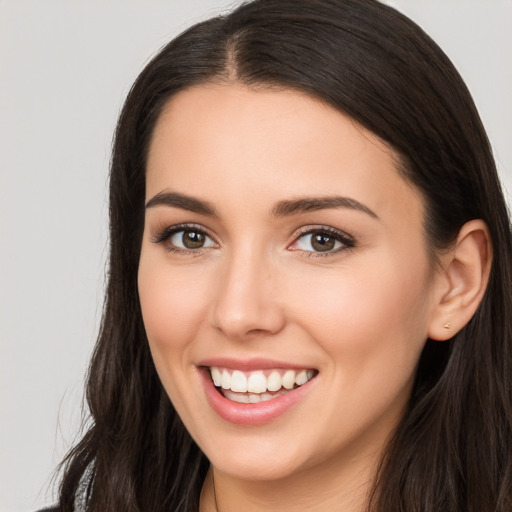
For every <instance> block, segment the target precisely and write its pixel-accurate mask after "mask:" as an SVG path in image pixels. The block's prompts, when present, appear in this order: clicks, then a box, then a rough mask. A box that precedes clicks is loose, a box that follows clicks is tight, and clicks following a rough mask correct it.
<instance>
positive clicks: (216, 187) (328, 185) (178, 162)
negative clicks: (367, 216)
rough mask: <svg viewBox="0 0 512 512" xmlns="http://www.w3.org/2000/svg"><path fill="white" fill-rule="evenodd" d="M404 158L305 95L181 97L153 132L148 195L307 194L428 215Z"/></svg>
mask: <svg viewBox="0 0 512 512" xmlns="http://www.w3.org/2000/svg"><path fill="white" fill-rule="evenodd" d="M397 161H398V158H397V155H396V154H395V153H394V152H393V151H392V150H391V149H390V148H389V147H388V146H387V145H386V144H384V143H383V142H382V141H381V140H379V139H378V138H377V137H376V136H375V135H374V134H372V133H371V132H369V131H368V130H366V129H364V128H363V127H361V126H360V125H358V124H357V123H356V122H355V121H353V120H352V119H351V118H349V117H348V116H346V115H344V114H343V113H341V112H339V111H338V110H336V109H334V108H333V107H331V106H329V105H327V104H325V103H324V102H322V101H320V100H318V99H316V98H313V97H311V96H309V95H306V94H305V93H301V92H298V91H294V90H282V89H280V90H274V89H271V88H267V89H263V90H262V89H258V90H255V89H252V88H248V87H246V86H242V85H233V84H209V85H201V86H194V87H191V88H188V89H186V90H184V91H182V92H180V93H178V94H177V95H175V96H174V97H173V98H172V99H171V100H170V101H169V102H168V104H167V105H166V107H165V108H164V110H163V112H162V114H161V116H160V118H159V120H158V122H157V125H156V127H155V130H154V134H153V138H152V141H151V145H150V151H149V155H148V165H147V196H148V197H152V196H153V195H155V194H157V193H159V192H161V191H163V190H166V189H173V191H177V192H183V193H189V194H194V195H199V196H204V195H208V199H209V200H210V201H213V202H217V201H219V202H222V201H225V200H226V199H229V200H232V201H235V200H236V199H237V198H238V199H239V200H240V203H241V204H242V205H243V202H244V198H245V197H253V196H254V195H257V196H258V197H259V198H260V199H261V201H260V202H261V203H264V202H265V201H266V200H268V201H278V200H281V199H283V198H284V197H283V196H287V197H300V196H304V195H305V194H313V195H316V196H325V195H329V194H332V193H336V194H343V195H347V196H354V198H356V199H358V200H360V199H363V200H364V202H365V203H367V204H368V205H369V207H370V208H371V209H372V210H374V211H375V210H376V209H377V210H379V211H381V212H383V213H385V211H386V210H389V209H390V208H391V209H394V210H397V209H398V210H400V211H401V212H402V213H404V212H409V211H410V209H411V208H416V209H417V210H418V211H419V212H420V211H422V204H421V200H420V197H419V194H418V193H417V191H416V190H415V189H414V188H413V187H412V186H411V185H410V184H408V183H407V182H406V181H405V180H404V179H403V178H402V176H401V174H400V173H399V172H398V171H397Z"/></svg>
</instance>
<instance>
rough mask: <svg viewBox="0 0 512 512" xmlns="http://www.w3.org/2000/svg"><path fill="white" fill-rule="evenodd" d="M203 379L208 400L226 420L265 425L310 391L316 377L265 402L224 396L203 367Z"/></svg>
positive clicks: (239, 423)
mask: <svg viewBox="0 0 512 512" xmlns="http://www.w3.org/2000/svg"><path fill="white" fill-rule="evenodd" d="M199 373H200V374H201V378H202V379H203V384H204V387H205V391H206V396H207V398H208V402H209V403H210V405H211V407H212V409H213V410H214V411H215V412H216V413H217V414H218V415H219V416H220V417H221V418H222V419H224V420H226V421H229V422H230V423H234V424H236V425H248V426H251V425H264V424H265V423H269V422H270V421H272V420H274V419H276V418H278V417H279V416H281V415H282V414H284V413H285V412H286V411H288V410H289V409H291V408H292V407H293V406H294V405H295V404H296V403H297V402H299V401H300V400H302V399H303V398H304V397H305V395H306V394H307V393H308V392H309V390H310V388H311V386H312V384H313V381H314V380H316V379H315V378H313V379H311V380H309V381H308V382H306V383H305V384H303V385H302V386H300V387H298V388H295V389H293V390H291V391H290V392H288V393H286V394H285V395H281V396H278V397H276V398H272V399H271V400H267V401H265V402H258V403H256V404H246V403H239V402H233V401H232V400H228V399H227V398H226V397H224V396H223V395H222V394H221V393H219V391H218V390H217V388H216V387H215V385H214V384H213V382H212V380H211V378H210V372H209V371H208V369H206V368H201V371H200V372H199Z"/></svg>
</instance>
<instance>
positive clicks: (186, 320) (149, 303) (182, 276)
mask: <svg viewBox="0 0 512 512" xmlns="http://www.w3.org/2000/svg"><path fill="white" fill-rule="evenodd" d="M167 267H168V266H167ZM201 281H204V280H202V279H201V276H196V277H193V276H191V275H190V273H188V272H183V271H181V272H180V269H179V268H177V269H170V268H166V266H165V265H162V264H161V263H158V262H155V261H152V259H151V258H149V257H148V258H145V257H144V253H143V255H142V257H141V262H140V266H139V276H138V283H139V297H140V303H141V309H142V316H143V319H144V326H145V329H146V334H147V337H148V340H149V344H150V347H151V351H152V353H153V356H154V357H155V363H157V361H156V359H157V357H158V353H165V354H166V357H169V356H170V357H171V358H172V359H175V358H176V356H179V355H180V354H181V353H182V351H183V350H185V349H186V348H187V346H188V345H189V343H190V342H191V341H192V340H193V339H194V336H195V333H196V331H197V329H198V327H199V325H200V323H201V319H202V318H204V315H205V310H206V304H205V301H204V287H203V286H202V285H201Z"/></svg>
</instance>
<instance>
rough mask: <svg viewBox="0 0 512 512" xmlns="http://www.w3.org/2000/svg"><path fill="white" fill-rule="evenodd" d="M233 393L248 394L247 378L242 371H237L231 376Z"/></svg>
mask: <svg viewBox="0 0 512 512" xmlns="http://www.w3.org/2000/svg"><path fill="white" fill-rule="evenodd" d="M231 391H237V392H238V393H246V392H247V377H246V376H245V374H244V373H242V372H241V371H240V370H235V371H234V372H233V374H232V375H231Z"/></svg>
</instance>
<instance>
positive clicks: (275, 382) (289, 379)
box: [210, 366, 316, 403]
mask: <svg viewBox="0 0 512 512" xmlns="http://www.w3.org/2000/svg"><path fill="white" fill-rule="evenodd" d="M315 373H316V372H315V370H305V369H303V370H286V371H284V373H283V370H272V371H271V372H270V373H268V376H265V373H264V372H263V371H262V370H258V371H254V372H243V371H241V370H228V369H226V368H219V367H216V366H212V367H210V375H211V377H212V380H213V383H214V384H215V386H216V387H220V388H222V389H223V390H225V391H226V393H224V395H225V396H226V397H227V398H230V396H231V394H230V396H228V393H227V391H233V392H234V393H238V394H240V395H242V394H243V398H240V399H237V400H235V401H238V402H244V403H257V402H260V401H264V400H270V399H271V398H275V396H276V394H275V393H276V392H278V391H279V390H281V391H282V392H287V390H291V389H293V388H294V387H296V386H302V385H303V384H305V383H306V382H307V381H308V380H311V379H312V378H313V377H314V376H315ZM269 392H272V393H274V394H270V393H269ZM237 396H238V395H237ZM230 400H233V398H230Z"/></svg>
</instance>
